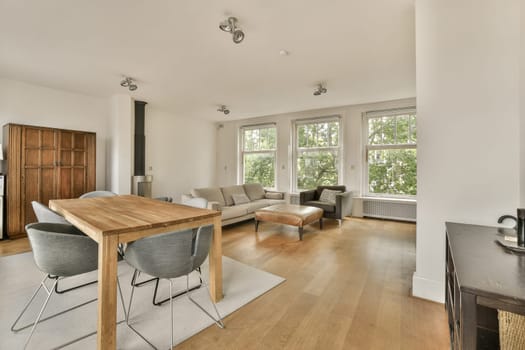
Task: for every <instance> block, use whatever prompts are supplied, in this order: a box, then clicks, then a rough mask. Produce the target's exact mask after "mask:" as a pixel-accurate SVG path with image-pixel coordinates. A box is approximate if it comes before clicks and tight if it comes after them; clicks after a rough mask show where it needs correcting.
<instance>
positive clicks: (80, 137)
mask: <svg viewBox="0 0 525 350" xmlns="http://www.w3.org/2000/svg"><path fill="white" fill-rule="evenodd" d="M73 140H74V148H75V150H85V149H86V135H85V134H79V133H75V134H73Z"/></svg>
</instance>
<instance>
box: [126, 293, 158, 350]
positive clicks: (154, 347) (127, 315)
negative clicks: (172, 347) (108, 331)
mask: <svg viewBox="0 0 525 350" xmlns="http://www.w3.org/2000/svg"><path fill="white" fill-rule="evenodd" d="M131 286H132V287H131V296H130V297H129V304H128V312H127V313H126V325H127V326H128V328H129V329H131V330H132V331H133V332H134V333H135V334H136V335H138V336H139V337H140V338H142V340H144V341H145V342H146V343H147V344H148V345H149V346H151V347H152V348H153V349H155V350H157V347H156V346H155V345H153V344H152V343H151V342H150V341H149V340H148V339H146V337H144V336H143V335H142V334H140V333H139V331H137V330H136V329H135V328H134V327H133V326H132V325H131V324H130V323H129V318H130V316H131V303H132V302H133V295H134V294H135V285H134V284H132V285H131Z"/></svg>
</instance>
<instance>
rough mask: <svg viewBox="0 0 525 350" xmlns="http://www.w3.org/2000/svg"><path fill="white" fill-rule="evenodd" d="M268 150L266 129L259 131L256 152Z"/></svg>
mask: <svg viewBox="0 0 525 350" xmlns="http://www.w3.org/2000/svg"><path fill="white" fill-rule="evenodd" d="M265 149H268V129H259V148H258V150H259V151H261V150H265Z"/></svg>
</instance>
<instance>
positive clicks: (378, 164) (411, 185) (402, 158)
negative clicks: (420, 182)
mask: <svg viewBox="0 0 525 350" xmlns="http://www.w3.org/2000/svg"><path fill="white" fill-rule="evenodd" d="M416 171H417V155H416V150H415V149H394V150H371V151H368V191H369V192H370V193H376V194H377V193H384V194H396V195H411V196H415V195H416V193H417V182H416Z"/></svg>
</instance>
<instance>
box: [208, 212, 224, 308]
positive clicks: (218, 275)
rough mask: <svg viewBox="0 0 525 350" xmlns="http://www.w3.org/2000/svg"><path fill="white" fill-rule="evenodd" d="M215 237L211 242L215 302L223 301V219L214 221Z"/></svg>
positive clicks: (211, 275)
mask: <svg viewBox="0 0 525 350" xmlns="http://www.w3.org/2000/svg"><path fill="white" fill-rule="evenodd" d="M213 224H214V226H213V237H212V241H211V248H210V256H209V262H210V263H209V264H210V295H211V298H212V300H213V301H214V302H218V301H220V300H221V299H222V227H221V217H220V216H216V217H215V218H214V221H213Z"/></svg>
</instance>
